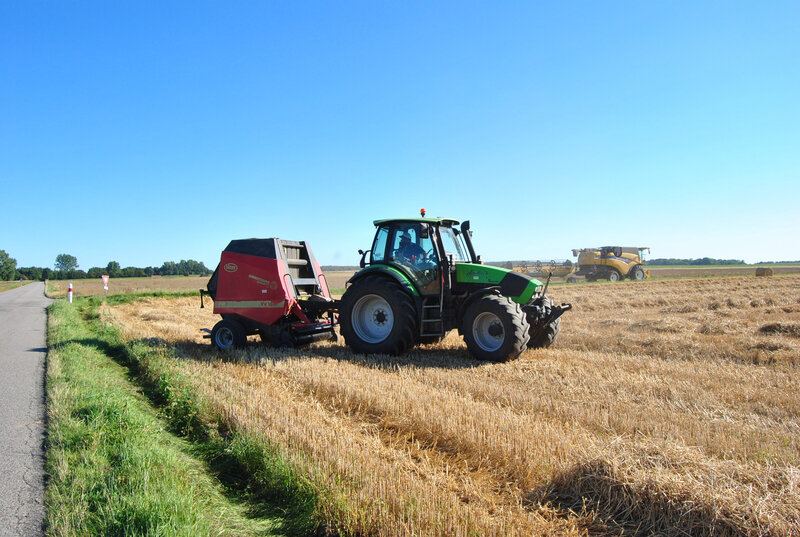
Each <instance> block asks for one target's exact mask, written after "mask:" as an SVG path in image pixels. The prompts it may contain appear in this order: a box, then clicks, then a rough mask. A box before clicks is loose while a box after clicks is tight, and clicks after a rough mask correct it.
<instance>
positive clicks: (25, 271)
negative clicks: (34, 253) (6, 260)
mask: <svg viewBox="0 0 800 537" xmlns="http://www.w3.org/2000/svg"><path fill="white" fill-rule="evenodd" d="M17 273H18V274H19V275H20V276H22V277H24V278H25V279H26V280H43V279H44V277H43V275H42V274H43V270H42V269H41V268H40V267H20V268H18V269H17Z"/></svg>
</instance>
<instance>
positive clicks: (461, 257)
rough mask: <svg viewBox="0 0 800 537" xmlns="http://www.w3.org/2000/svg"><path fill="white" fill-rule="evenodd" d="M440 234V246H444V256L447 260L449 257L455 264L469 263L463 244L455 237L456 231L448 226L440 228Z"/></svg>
mask: <svg viewBox="0 0 800 537" xmlns="http://www.w3.org/2000/svg"><path fill="white" fill-rule="evenodd" d="M439 229H440V232H441V235H442V245H443V246H444V251H445V255H447V257H448V258H449V257H450V256H451V255H452V256H453V261H456V262H462V263H463V262H467V261H469V257H468V256H467V250H466V248H464V244H463V242H462V241H461V240H459V239H460V237H458V236H457V235H456V233H457V232H456V230H454V229H453V228H451V227H448V226H441V227H440V228H439Z"/></svg>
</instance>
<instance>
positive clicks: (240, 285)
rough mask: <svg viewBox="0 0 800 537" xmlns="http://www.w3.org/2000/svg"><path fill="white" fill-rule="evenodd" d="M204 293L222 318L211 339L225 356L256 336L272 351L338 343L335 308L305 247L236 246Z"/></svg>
mask: <svg viewBox="0 0 800 537" xmlns="http://www.w3.org/2000/svg"><path fill="white" fill-rule="evenodd" d="M200 293H201V297H202V295H209V296H211V298H212V299H213V300H214V313H217V314H219V315H221V316H222V320H221V321H220V322H218V323H217V324H216V325H215V326H214V328H213V330H211V331H210V334H209V335H207V336H206V337H209V338H211V341H212V342H213V343H214V345H216V346H217V347H218V348H220V349H222V350H228V349H230V348H232V347H242V346H243V345H244V344H245V342H246V340H247V336H249V335H253V334H259V335H260V336H261V339H262V340H263V341H266V342H269V343H271V344H273V345H297V344H302V343H307V342H310V341H313V340H316V339H320V338H329V339H330V338H335V337H336V333H335V332H334V325H335V316H334V313H333V310H334V309H335V303H334V301H333V300H332V299H331V295H330V290H329V289H328V282H327V281H326V280H325V275H324V274H323V273H322V270H321V269H320V267H319V265H318V264H317V262H316V260H315V259H314V255H313V254H312V253H311V249H310V248H309V247H308V244H306V243H305V242H294V241H284V240H280V239H243V240H234V241H231V242H230V244H228V247H227V248H225V250H224V251H223V252H222V256H221V258H220V262H219V265H218V266H217V269H216V270H215V271H214V274H213V276H211V279H210V280H209V282H208V290H207V291H206V290H201V291H200ZM201 307H202V302H201Z"/></svg>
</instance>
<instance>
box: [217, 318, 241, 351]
mask: <svg viewBox="0 0 800 537" xmlns="http://www.w3.org/2000/svg"><path fill="white" fill-rule="evenodd" d="M211 341H212V342H213V343H214V345H215V346H216V347H217V348H218V349H219V350H221V351H229V350H231V349H239V348H241V347H244V345H245V343H246V342H247V334H245V331H244V327H243V326H242V325H241V324H239V323H238V322H236V321H234V320H233V319H222V320H221V321H220V322H218V323H217V324H215V325H214V328H213V329H212V330H211Z"/></svg>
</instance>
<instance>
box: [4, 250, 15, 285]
mask: <svg viewBox="0 0 800 537" xmlns="http://www.w3.org/2000/svg"><path fill="white" fill-rule="evenodd" d="M16 273H17V260H16V259H14V258H13V257H11V256H10V255H8V254H7V253H6V251H5V250H0V280H5V281H8V280H12V279H14V276H16Z"/></svg>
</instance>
